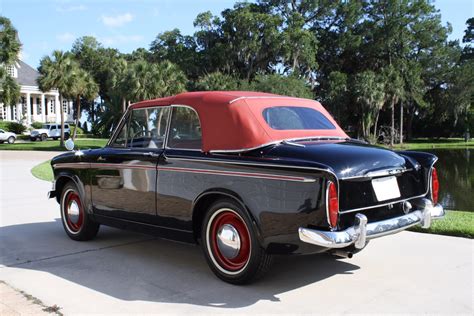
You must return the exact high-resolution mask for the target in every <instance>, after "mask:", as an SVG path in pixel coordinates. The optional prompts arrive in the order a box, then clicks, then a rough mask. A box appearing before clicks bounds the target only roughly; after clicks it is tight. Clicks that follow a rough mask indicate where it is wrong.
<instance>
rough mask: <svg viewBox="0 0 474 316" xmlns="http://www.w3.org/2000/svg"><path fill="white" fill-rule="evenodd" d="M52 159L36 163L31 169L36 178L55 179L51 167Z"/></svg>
mask: <svg viewBox="0 0 474 316" xmlns="http://www.w3.org/2000/svg"><path fill="white" fill-rule="evenodd" d="M50 163H51V160H47V161H45V162H42V163H40V164H39V165H36V166H34V167H33V169H31V174H32V175H34V176H35V177H36V178H38V179H40V180H44V181H49V182H51V181H53V180H54V175H53V169H52V168H51V164H50Z"/></svg>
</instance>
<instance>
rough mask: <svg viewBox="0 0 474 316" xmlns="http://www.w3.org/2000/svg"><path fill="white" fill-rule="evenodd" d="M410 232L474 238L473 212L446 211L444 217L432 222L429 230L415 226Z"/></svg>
mask: <svg viewBox="0 0 474 316" xmlns="http://www.w3.org/2000/svg"><path fill="white" fill-rule="evenodd" d="M410 230H411V231H415V232H420V233H429V234H437V235H447V236H457V237H466V238H474V212H465V211H447V212H446V217H445V218H443V219H440V220H436V221H433V222H432V225H431V227H430V228H429V229H422V228H420V227H419V226H415V227H412V228H410Z"/></svg>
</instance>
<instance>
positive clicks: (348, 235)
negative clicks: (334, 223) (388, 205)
mask: <svg viewBox="0 0 474 316" xmlns="http://www.w3.org/2000/svg"><path fill="white" fill-rule="evenodd" d="M444 214H445V212H444V209H443V207H442V206H441V205H440V204H436V205H433V203H431V201H430V200H428V199H422V200H421V202H420V203H418V209H416V210H414V211H412V212H410V213H408V214H406V215H403V216H399V217H394V218H390V219H386V220H383V221H378V222H373V223H367V217H366V216H365V215H364V214H360V213H357V214H356V215H355V222H354V226H351V227H349V228H347V229H346V230H343V231H322V230H315V229H310V228H303V227H300V228H299V237H300V240H301V241H303V242H306V243H310V244H314V245H318V246H321V247H326V248H345V247H349V246H354V247H355V248H356V249H362V248H364V247H365V245H366V244H367V240H369V239H372V238H377V237H382V236H385V235H390V234H395V233H398V232H401V231H403V230H405V229H407V228H409V227H412V226H415V225H420V226H421V227H422V228H429V227H430V226H431V221H432V220H433V219H439V218H443V217H444Z"/></svg>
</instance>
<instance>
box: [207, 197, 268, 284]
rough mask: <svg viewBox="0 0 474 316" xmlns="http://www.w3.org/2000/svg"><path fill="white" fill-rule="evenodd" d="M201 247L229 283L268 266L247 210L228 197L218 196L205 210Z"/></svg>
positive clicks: (248, 277)
mask: <svg viewBox="0 0 474 316" xmlns="http://www.w3.org/2000/svg"><path fill="white" fill-rule="evenodd" d="M201 240H202V249H203V251H204V254H205V257H206V260H207V263H208V264H209V266H210V268H211V270H212V271H213V272H214V274H215V275H216V276H217V277H219V278H220V279H222V280H224V281H226V282H229V283H232V284H244V283H250V282H252V281H254V280H256V279H258V278H259V277H261V276H263V275H264V274H265V272H266V271H267V270H268V269H269V267H270V265H271V262H272V256H270V255H268V254H266V253H265V250H264V249H263V248H262V247H261V246H260V244H259V242H258V240H257V233H256V231H255V228H254V225H253V224H252V221H251V219H250V217H249V215H248V213H247V212H246V211H245V210H244V209H243V208H242V207H241V206H240V205H238V204H237V203H235V202H234V201H232V200H228V199H225V200H219V201H217V202H216V203H214V204H213V205H212V206H211V207H210V208H209V210H208V212H207V214H206V216H205V218H204V221H203V224H202V229H201Z"/></svg>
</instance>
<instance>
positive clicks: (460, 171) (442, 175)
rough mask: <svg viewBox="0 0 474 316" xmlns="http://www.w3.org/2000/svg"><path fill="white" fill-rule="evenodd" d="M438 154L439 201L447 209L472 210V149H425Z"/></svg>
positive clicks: (473, 154) (473, 169) (473, 192)
mask: <svg viewBox="0 0 474 316" xmlns="http://www.w3.org/2000/svg"><path fill="white" fill-rule="evenodd" d="M420 151H425V152H430V153H433V154H435V155H436V156H438V158H439V160H438V162H437V163H436V165H435V166H436V170H437V171H438V178H439V191H440V192H439V201H440V203H441V204H442V205H443V206H444V208H445V209H448V210H459V211H471V212H474V149H426V150H420Z"/></svg>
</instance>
